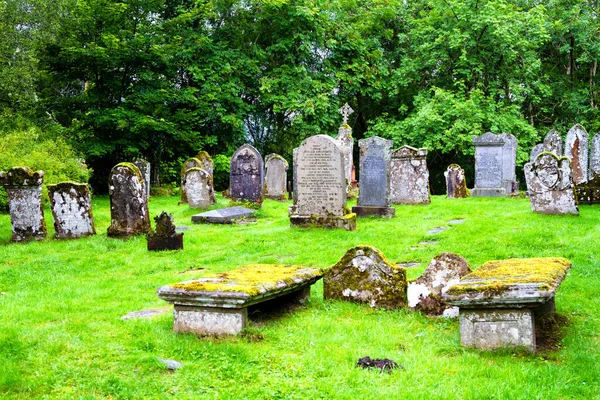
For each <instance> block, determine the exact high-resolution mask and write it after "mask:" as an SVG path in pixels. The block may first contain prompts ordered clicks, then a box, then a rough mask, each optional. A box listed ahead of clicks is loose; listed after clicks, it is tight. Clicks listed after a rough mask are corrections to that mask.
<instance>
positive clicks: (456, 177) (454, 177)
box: [444, 164, 469, 199]
mask: <svg viewBox="0 0 600 400" xmlns="http://www.w3.org/2000/svg"><path fill="white" fill-rule="evenodd" d="M444 176H445V177H446V197H447V198H449V199H463V198H465V197H469V192H468V191H467V182H466V180H465V171H464V170H463V169H462V168H461V167H460V165H458V164H450V165H449V166H448V169H447V170H446V172H444Z"/></svg>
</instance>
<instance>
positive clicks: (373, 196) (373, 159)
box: [352, 136, 396, 218]
mask: <svg viewBox="0 0 600 400" xmlns="http://www.w3.org/2000/svg"><path fill="white" fill-rule="evenodd" d="M392 144H393V142H392V141H391V140H386V139H383V138H380V137H377V136H373V137H371V138H368V139H363V140H359V141H358V146H359V147H360V192H359V195H358V202H357V206H356V207H352V212H354V213H356V215H357V216H358V217H366V216H373V215H375V216H378V217H387V218H391V217H393V216H394V214H395V212H396V209H395V208H393V207H390V203H391V191H390V173H391V157H392Z"/></svg>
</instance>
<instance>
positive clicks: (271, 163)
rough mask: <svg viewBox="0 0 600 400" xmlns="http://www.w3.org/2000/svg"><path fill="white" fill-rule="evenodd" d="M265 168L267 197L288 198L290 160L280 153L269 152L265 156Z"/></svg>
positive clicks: (273, 198) (275, 198) (274, 198)
mask: <svg viewBox="0 0 600 400" xmlns="http://www.w3.org/2000/svg"><path fill="white" fill-rule="evenodd" d="M265 169H266V172H265V197H266V198H267V199H272V200H286V199H287V190H286V182H287V170H288V162H287V161H286V160H285V158H283V157H281V156H280V155H278V154H269V155H268V156H267V157H266V158H265Z"/></svg>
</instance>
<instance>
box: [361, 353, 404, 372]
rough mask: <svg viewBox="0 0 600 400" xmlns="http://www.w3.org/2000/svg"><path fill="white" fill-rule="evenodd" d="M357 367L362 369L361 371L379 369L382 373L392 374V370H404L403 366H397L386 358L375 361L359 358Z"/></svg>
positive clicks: (369, 358) (368, 358)
mask: <svg viewBox="0 0 600 400" xmlns="http://www.w3.org/2000/svg"><path fill="white" fill-rule="evenodd" d="M356 366H357V367H362V368H363V369H372V368H377V369H380V370H381V371H382V372H383V371H385V372H388V373H390V372H392V369H396V368H402V369H404V367H403V366H401V365H398V363H396V362H395V361H392V360H390V359H388V358H376V359H372V358H371V357H368V356H367V357H363V358H360V359H359V360H358V362H357V363H356Z"/></svg>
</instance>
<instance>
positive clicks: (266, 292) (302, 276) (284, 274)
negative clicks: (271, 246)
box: [157, 264, 323, 336]
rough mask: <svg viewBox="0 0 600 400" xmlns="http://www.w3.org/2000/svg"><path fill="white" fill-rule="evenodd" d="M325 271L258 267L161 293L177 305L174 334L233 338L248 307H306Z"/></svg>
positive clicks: (242, 325)
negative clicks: (290, 304) (281, 303)
mask: <svg viewBox="0 0 600 400" xmlns="http://www.w3.org/2000/svg"><path fill="white" fill-rule="evenodd" d="M322 276H323V271H321V270H320V269H317V268H306V267H302V266H297V265H278V264H255V265H248V266H245V267H241V268H238V269H235V270H232V271H228V272H223V273H220V274H215V275H212V276H207V277H204V278H200V279H194V280H191V281H185V282H181V283H176V284H171V285H166V286H163V287H161V288H159V289H158V290H157V295H158V297H160V298H161V299H163V300H165V301H167V302H169V303H173V304H174V326H173V329H174V330H175V332H193V333H195V334H197V335H211V336H218V335H235V334H238V333H239V332H240V331H241V330H242V329H244V328H245V327H246V323H247V319H248V307H250V306H254V305H257V304H262V303H265V302H267V301H270V300H273V299H277V301H278V302H279V301H283V300H293V301H296V302H302V301H304V300H306V299H307V298H308V297H309V296H310V286H311V285H312V284H313V283H315V282H316V281H317V280H319V279H321V277H322Z"/></svg>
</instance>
